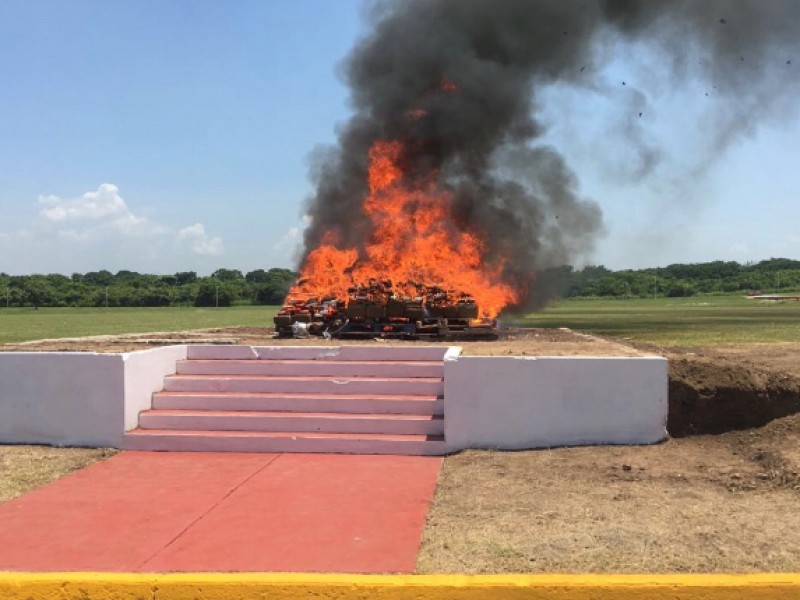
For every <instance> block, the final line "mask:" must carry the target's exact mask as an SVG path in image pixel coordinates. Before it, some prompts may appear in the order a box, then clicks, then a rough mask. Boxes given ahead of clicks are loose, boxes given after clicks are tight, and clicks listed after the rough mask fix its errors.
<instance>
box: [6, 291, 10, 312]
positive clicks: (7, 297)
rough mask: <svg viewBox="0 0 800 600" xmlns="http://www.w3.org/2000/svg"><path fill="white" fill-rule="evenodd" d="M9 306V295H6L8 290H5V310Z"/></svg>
mask: <svg viewBox="0 0 800 600" xmlns="http://www.w3.org/2000/svg"><path fill="white" fill-rule="evenodd" d="M9 304H10V301H9V295H8V288H6V308H8V307H9Z"/></svg>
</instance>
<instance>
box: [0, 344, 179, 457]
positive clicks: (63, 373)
mask: <svg viewBox="0 0 800 600" xmlns="http://www.w3.org/2000/svg"><path fill="white" fill-rule="evenodd" d="M183 358H186V346H171V347H166V348H154V349H151V350H143V351H141V352H131V353H128V354H96V353H91V352H0V443H6V444H50V445H54V446H95V447H112V448H119V447H121V445H122V436H123V434H124V432H125V431H127V430H129V429H134V428H135V427H136V425H137V422H138V417H139V412H140V411H142V410H146V409H148V408H150V405H151V398H152V394H153V392H155V391H158V390H161V389H163V387H164V376H165V375H168V374H171V373H174V372H175V362H176V361H177V360H180V359H183Z"/></svg>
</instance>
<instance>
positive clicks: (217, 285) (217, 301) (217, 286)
mask: <svg viewBox="0 0 800 600" xmlns="http://www.w3.org/2000/svg"><path fill="white" fill-rule="evenodd" d="M214 290H215V296H216V302H215V306H216V307H217V308H219V284H216V285H215V286H214Z"/></svg>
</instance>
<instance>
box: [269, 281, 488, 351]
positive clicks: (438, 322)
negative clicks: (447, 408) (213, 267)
mask: <svg viewBox="0 0 800 600" xmlns="http://www.w3.org/2000/svg"><path fill="white" fill-rule="evenodd" d="M408 289H414V290H415V291H416V293H415V295H413V296H407V295H404V294H403V293H399V290H408ZM347 292H348V295H347V301H346V302H342V301H341V300H340V299H338V298H334V297H326V298H322V299H318V298H308V299H305V300H300V299H293V300H290V301H289V302H288V303H287V304H286V305H285V306H284V307H283V309H282V310H281V311H280V312H279V313H278V315H277V316H276V317H275V324H276V326H277V329H278V332H279V333H281V334H283V335H291V334H293V332H294V328H295V327H297V325H295V324H296V323H302V324H303V326H302V329H303V330H304V331H308V333H311V334H313V335H324V334H326V333H327V334H330V335H336V336H342V337H344V336H348V335H351V336H360V335H375V334H379V335H399V336H415V337H416V336H431V335H432V336H442V335H470V336H487V335H488V336H491V335H494V333H495V330H494V326H495V321H494V319H488V318H484V319H479V318H478V305H477V304H476V303H475V300H474V299H473V298H472V296H470V295H469V294H467V293H464V292H460V293H459V292H456V291H454V290H445V289H442V288H440V287H436V286H427V285H424V284H421V283H414V282H406V283H405V284H403V285H400V286H397V288H395V286H394V285H393V283H392V282H391V281H390V280H375V279H373V280H370V281H369V282H368V283H367V285H363V286H361V285H359V286H355V287H351V288H350V289H348V291H347Z"/></svg>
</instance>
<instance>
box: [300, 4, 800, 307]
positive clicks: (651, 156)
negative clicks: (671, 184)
mask: <svg viewBox="0 0 800 600" xmlns="http://www.w3.org/2000/svg"><path fill="white" fill-rule="evenodd" d="M798 39H800V9H798V7H797V3H796V2H794V1H793V0H770V2H763V1H762V0H703V1H698V0H604V1H601V0H595V1H589V0H569V1H564V0H493V1H491V2H489V1H486V0H398V1H382V2H376V3H373V4H371V5H370V11H369V31H368V33H367V34H366V36H365V37H364V38H362V39H361V40H360V41H359V42H358V43H357V44H356V46H355V47H354V49H353V50H352V52H351V54H350V55H349V57H348V58H347V60H346V62H345V64H344V65H343V74H344V77H345V80H346V83H347V84H348V86H349V87H350V90H351V104H352V108H353V115H352V117H351V118H350V119H349V121H348V122H346V123H345V124H343V125H342V126H341V127H340V129H339V132H338V145H337V146H336V147H335V148H331V149H326V150H324V151H322V150H320V151H317V152H316V153H315V155H314V166H313V168H312V178H313V180H314V183H315V186H316V191H315V194H314V196H313V198H312V199H311V200H310V202H309V206H308V207H307V208H306V212H307V214H308V215H309V216H310V217H311V224H310V226H309V228H308V229H307V230H306V232H305V237H304V244H305V251H304V252H305V254H304V257H305V256H307V255H308V253H309V252H310V251H312V250H313V249H314V248H315V247H316V246H317V245H318V244H319V243H320V241H321V240H322V237H323V235H324V234H325V232H327V231H329V230H333V231H334V232H335V233H336V234H337V236H338V240H339V243H340V244H342V245H343V246H347V247H355V248H361V247H362V246H363V243H364V242H365V240H366V239H367V238H368V236H369V233H370V227H369V222H368V221H367V220H366V219H365V217H364V215H363V213H362V210H361V204H362V201H363V199H364V197H365V195H366V194H367V191H368V190H367V168H368V164H367V155H368V151H369V148H370V147H371V146H372V145H373V143H374V142H375V141H377V140H400V141H402V142H403V144H404V147H405V148H406V149H407V153H406V154H407V155H406V156H404V158H403V160H404V171H405V172H406V173H407V176H409V177H415V178H419V177H423V178H424V177H436V178H437V180H438V182H439V185H440V186H441V187H443V188H444V189H448V190H449V191H450V192H451V193H452V196H453V198H454V200H453V202H454V205H453V207H454V219H455V221H456V223H457V224H458V226H459V227H461V228H462V229H464V230H468V231H476V232H480V234H481V236H482V237H483V239H484V240H485V244H486V252H487V258H488V259H492V258H494V257H498V256H502V257H504V258H505V259H506V263H505V264H506V267H505V268H506V273H505V274H504V276H505V278H506V279H507V280H508V281H511V282H524V281H529V280H530V279H531V278H532V277H535V274H536V273H537V272H540V271H541V270H543V269H546V268H548V267H552V266H558V265H561V264H565V263H570V262H571V261H573V260H575V259H580V258H581V257H585V256H587V255H588V254H589V253H591V251H592V248H593V245H594V243H595V241H596V239H597V237H598V236H599V235H600V234H601V233H602V230H603V222H602V215H601V210H600V208H599V206H598V204H597V203H595V202H593V201H592V200H589V199H586V198H583V197H581V196H580V194H579V190H578V181H577V178H576V176H575V174H574V173H573V172H572V170H571V169H570V167H569V166H568V165H567V164H566V162H565V160H564V158H563V157H562V155H561V154H560V153H559V152H558V150H557V149H556V148H553V147H548V146H546V145H543V144H542V143H541V141H540V138H541V136H542V135H543V133H544V131H545V127H544V124H543V123H541V122H540V121H539V120H537V118H536V114H537V109H538V108H539V106H540V103H541V99H540V96H539V94H538V91H539V90H541V89H542V88H543V87H545V86H547V85H549V84H552V83H556V82H558V83H561V84H568V85H569V84H574V85H576V87H579V86H589V85H592V81H593V78H596V77H599V73H600V72H601V71H602V69H603V67H604V66H605V65H606V64H608V62H609V61H610V60H612V59H613V58H614V49H615V48H619V47H620V44H619V42H620V40H623V41H624V40H629V41H632V42H637V43H645V44H647V45H648V46H650V47H652V49H653V50H654V51H656V52H657V53H658V55H660V56H663V58H664V66H663V68H664V71H665V74H666V75H665V76H666V77H669V78H670V80H671V81H672V82H674V83H675V84H676V85H679V84H680V83H681V82H682V81H685V80H688V79H690V78H694V77H705V78H707V79H708V81H709V83H710V84H711V86H713V89H714V92H715V94H717V95H718V96H719V97H720V98H722V99H723V100H724V101H723V102H722V104H721V106H720V110H719V113H718V116H717V118H716V119H715V122H714V123H713V124H712V125H713V127H712V128H711V130H710V135H711V136H712V137H713V144H714V145H715V146H716V147H718V148H723V147H725V146H726V145H727V144H730V143H731V142H732V141H734V140H736V139H737V138H738V136H740V135H743V134H746V133H747V132H748V131H749V130H752V128H753V127H755V125H756V124H757V123H758V121H759V120H760V119H761V118H763V117H764V116H765V115H766V114H768V113H769V112H770V111H771V110H773V109H776V106H778V105H779V103H777V102H776V101H774V100H775V98H778V97H780V96H781V92H782V91H785V89H786V88H787V86H790V85H795V82H797V80H798V75H797V73H798V72H797V71H796V69H795V70H791V71H790V67H791V63H790V62H787V61H790V60H791V56H792V55H793V54H796V50H797V44H798ZM797 63H798V64H797V67H798V68H800V55H798V56H797ZM450 84H453V85H454V86H455V87H456V88H457V91H455V92H451V91H449V89H448V87H449V86H450ZM710 89H711V88H710ZM423 111H424V112H423ZM413 114H417V115H419V114H424V117H422V118H411V116H410V115H413ZM620 135H621V136H625V135H629V136H633V135H634V134H632V133H631V132H626V131H620ZM634 141H635V140H634ZM644 151H646V152H647V154H646V155H644V156H643V157H642V161H643V165H645V167H646V168H643V169H642V173H641V174H642V175H646V172H647V171H648V170H649V168H650V165H652V162H653V161H656V160H658V150H657V149H652V148H647V149H644ZM537 289H539V288H537V286H536V285H534V286H532V288H531V293H530V295H529V297H528V298H527V299H526V300H525V302H524V303H523V306H522V307H521V308H531V307H534V306H536V305H539V304H541V303H542V302H543V301H544V300H546V298H544V297H543V294H544V293H546V292H545V290H543V289H541V290H540V291H537Z"/></svg>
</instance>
